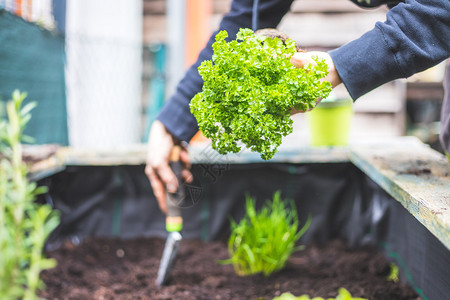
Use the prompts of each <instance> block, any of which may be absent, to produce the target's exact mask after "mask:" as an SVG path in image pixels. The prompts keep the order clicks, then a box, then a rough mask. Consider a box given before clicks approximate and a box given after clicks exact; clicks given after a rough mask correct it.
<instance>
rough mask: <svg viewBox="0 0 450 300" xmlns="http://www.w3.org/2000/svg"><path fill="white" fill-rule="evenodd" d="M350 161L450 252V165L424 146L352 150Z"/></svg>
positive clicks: (382, 146) (373, 147)
mask: <svg viewBox="0 0 450 300" xmlns="http://www.w3.org/2000/svg"><path fill="white" fill-rule="evenodd" d="M350 160H351V161H352V162H353V163H354V164H355V165H356V166H357V167H358V168H360V169H361V170H362V171H363V172H364V173H366V174H367V175H368V176H369V177H370V178H371V179H372V180H374V181H375V182H376V183H377V184H378V185H379V186H381V187H382V188H383V189H384V190H385V191H386V192H387V193H389V194H390V195H391V196H392V197H393V198H394V199H396V200H397V201H399V202H400V203H401V204H402V205H403V206H404V207H405V208H406V209H407V210H408V211H409V212H410V213H411V214H412V215H413V216H414V217H416V219H417V220H419V221H420V222H421V223H422V224H423V225H424V226H425V227H426V228H427V229H428V230H429V231H430V232H431V233H433V234H434V235H435V236H436V237H437V238H438V239H439V240H440V241H441V242H442V243H443V244H444V245H445V246H446V247H447V248H448V249H450V162H449V161H448V159H447V158H446V157H445V156H443V155H442V154H440V153H438V152H436V151H434V150H433V149H431V148H430V147H428V146H425V145H424V144H421V143H417V145H410V144H409V145H403V146H400V147H392V146H391V145H389V144H385V145H382V144H380V145H378V146H372V147H370V148H367V147H361V148H359V149H352V152H351V153H350Z"/></svg>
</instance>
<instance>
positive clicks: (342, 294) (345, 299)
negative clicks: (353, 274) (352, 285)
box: [273, 288, 367, 300]
mask: <svg viewBox="0 0 450 300" xmlns="http://www.w3.org/2000/svg"><path fill="white" fill-rule="evenodd" d="M338 293H339V294H338V295H337V296H336V298H326V299H325V298H322V297H314V298H310V297H309V296H308V295H301V296H299V297H296V296H294V295H292V294H291V293H283V294H281V296H278V297H275V298H273V300H367V299H366V298H358V297H353V296H352V295H351V294H350V292H349V291H347V290H346V289H345V288H340V289H339V291H338Z"/></svg>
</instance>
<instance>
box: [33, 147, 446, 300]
mask: <svg viewBox="0 0 450 300" xmlns="http://www.w3.org/2000/svg"><path fill="white" fill-rule="evenodd" d="M362 146H364V147H355V146H352V148H351V150H350V149H349V148H331V149H325V148H323V149H322V148H317V149H311V148H300V149H298V148H296V149H293V150H292V151H290V150H289V149H288V150H286V149H285V150H282V151H281V152H280V153H278V154H277V155H276V157H275V158H274V160H272V161H271V162H268V163H267V162H264V163H263V162H261V160H260V158H259V157H258V156H255V155H251V154H250V155H249V154H247V153H240V154H239V155H237V156H234V157H217V156H212V153H211V152H208V150H207V149H206V148H204V147H201V148H197V149H196V148H194V149H192V150H193V152H192V161H193V172H194V177H195V178H196V180H195V181H194V183H192V185H190V186H186V188H187V189H188V193H189V194H190V195H191V196H192V197H193V198H192V199H191V200H192V202H191V203H190V204H189V203H188V204H189V205H187V207H186V208H184V209H183V214H184V219H185V228H184V232H183V237H184V238H185V239H184V240H183V242H182V248H181V250H180V255H179V256H178V258H177V264H176V266H175V268H174V269H173V270H172V273H171V279H170V281H169V285H168V286H167V287H164V288H162V289H161V290H158V289H156V288H155V285H154V278H155V274H156V270H157V266H158V264H159V262H160V257H161V254H162V244H163V241H164V239H161V238H164V236H165V230H164V217H163V215H162V214H161V212H160V211H159V209H158V208H157V205H156V201H155V199H153V196H152V193H151V189H150V186H149V183H148V180H147V179H146V177H145V174H144V167H143V165H142V163H143V162H144V161H145V148H144V150H142V149H137V150H136V149H135V150H131V151H130V150H123V151H122V150H120V149H119V150H117V149H116V150H114V151H111V152H100V153H92V152H86V153H83V152H77V151H75V152H74V151H71V150H70V149H68V151H67V150H66V149H63V151H59V152H58V155H56V156H55V157H54V158H53V160H51V161H50V166H47V168H45V167H44V169H47V170H48V169H52V168H53V169H54V170H56V171H55V172H56V173H55V174H53V175H52V174H49V173H46V172H44V173H42V170H37V171H36V172H34V174H35V175H37V177H35V178H36V180H38V182H40V184H42V185H47V186H48V187H49V191H50V193H49V194H48V195H47V199H46V200H47V201H48V200H50V201H51V202H52V203H54V205H55V207H56V208H57V209H59V210H60V211H62V213H63V216H62V224H61V227H60V228H59V229H58V230H57V231H56V232H55V235H54V236H53V237H52V239H51V240H50V241H49V247H50V248H52V249H56V250H54V251H53V252H50V254H51V255H52V256H54V257H56V258H58V260H59V261H60V262H61V264H60V265H59V267H58V268H57V269H54V270H51V271H48V272H46V273H45V277H44V279H45V281H46V282H47V283H48V286H49V290H48V292H47V293H48V294H46V295H47V296H49V297H50V298H51V297H53V296H54V297H57V296H55V294H52V293H62V294H64V296H66V297H68V296H69V295H71V293H78V292H79V293H88V294H89V295H90V296H92V295H95V297H94V296H92V297H93V298H94V299H98V297H99V298H101V297H103V296H104V297H105V299H114V298H116V299H117V298H120V299H127V297H128V298H130V299H131V298H133V297H134V298H133V299H136V298H138V299H139V297H141V299H146V298H145V297H148V299H171V297H172V298H173V297H174V298H181V299H202V298H201V297H203V296H201V295H203V294H202V293H205V294H204V295H205V296H204V297H205V298H204V299H211V298H210V297H209V296H208V294H206V293H208V292H211V291H212V292H213V295H214V296H218V297H219V299H221V298H220V297H222V299H227V298H226V297H228V298H229V299H247V298H248V297H247V296H246V295H249V296H251V297H253V296H254V298H255V299H257V297H266V298H267V299H270V298H271V297H273V296H275V295H277V293H282V292H291V293H293V294H295V295H300V294H303V293H308V294H310V295H311V296H322V297H330V296H336V294H337V290H338V288H339V287H344V288H347V289H348V290H349V291H350V292H351V293H352V294H353V296H365V297H368V298H369V299H403V298H399V297H400V296H399V295H405V296H406V297H410V298H404V299H417V297H418V296H420V297H421V298H422V299H424V300H427V299H445V296H444V295H448V294H449V293H450V290H449V289H450V282H449V280H450V268H449V266H450V255H449V253H450V252H449V248H448V247H449V244H450V243H449V240H448V237H449V234H448V232H449V227H450V226H449V221H450V218H449V211H448V210H447V209H448V195H449V193H450V184H449V164H448V162H447V161H446V160H445V159H444V158H442V157H441V156H438V155H435V153H429V151H431V150H430V149H428V148H426V147H423V146H421V144H417V142H416V141H413V142H412V143H411V142H410V141H409V140H406V142H405V140H404V139H400V140H398V141H394V142H389V141H387V142H384V143H380V144H378V145H377V144H376V145H362ZM349 157H350V158H349ZM55 158H56V159H55ZM411 161H415V162H416V163H414V164H411V163H410V162H411ZM61 166H62V168H61ZM41 174H44V175H41ZM80 187H83V188H80ZM275 190H281V191H282V192H283V197H285V198H291V199H294V200H295V202H296V206H297V208H298V209H299V217H300V222H301V223H304V222H305V220H306V217H307V215H308V213H311V214H312V220H313V221H312V224H311V227H310V229H309V230H308V231H307V233H306V234H305V236H304V237H303V238H304V239H303V238H302V239H303V240H301V242H302V243H304V244H306V245H308V248H307V249H306V250H305V251H304V252H298V253H296V254H295V255H294V257H293V260H291V261H290V263H289V265H288V267H287V269H286V270H284V271H282V272H280V273H278V274H276V275H274V276H273V277H269V278H267V279H266V278H264V277H261V276H253V277H244V278H241V277H238V276H236V275H235V274H234V272H233V271H232V267H231V266H221V265H218V264H217V263H216V260H217V259H224V258H227V253H226V248H225V246H224V245H223V243H221V242H217V241H218V240H219V241H221V240H222V241H223V238H224V237H226V236H227V228H228V227H229V223H228V217H229V216H232V217H233V218H235V219H236V220H237V219H239V218H240V217H242V209H243V207H244V205H243V203H244V201H243V200H244V195H245V193H246V192H249V193H250V194H251V195H253V196H255V197H256V198H257V199H259V200H261V201H263V200H265V199H268V198H269V197H271V195H272V194H273V192H274V191H275ZM260 204H261V203H260ZM95 236H103V237H107V239H104V240H97V239H95V238H94V239H93V237H95ZM114 237H121V238H126V239H127V242H121V241H119V240H115V239H114ZM142 237H154V238H152V239H142ZM155 237H159V238H155ZM130 238H131V239H133V240H130ZM135 238H141V239H140V240H134V239H135ZM200 238H201V239H202V240H204V241H208V243H202V242H199V239H200ZM336 238H344V239H345V240H347V241H348V242H349V245H352V246H353V247H357V246H361V245H377V246H380V247H381V248H379V249H381V251H380V250H377V252H376V253H374V252H373V251H374V250H373V249H374V248H364V249H363V250H364V251H362V252H360V251H359V250H349V249H347V248H346V247H344V246H342V245H340V246H338V247H336V245H339V242H336V241H335V239H336ZM68 240H72V241H74V242H75V243H76V244H78V242H79V241H85V242H84V243H82V244H81V245H79V246H74V245H71V244H70V243H68V242H67V241H68ZM317 242H320V243H321V245H323V246H324V247H325V248H318V247H317V246H316V245H315V243H317ZM61 243H62V244H61ZM91 243H94V244H91ZM95 243H100V244H97V246H95ZM58 247H59V248H58ZM195 247H198V248H199V250H196V248H195ZM365 247H367V246H365ZM86 249H87V250H86ZM120 249H121V250H120ZM352 249H358V248H352ZM122 250H123V251H122ZM83 251H87V252H86V254H83ZM333 251H338V252H337V253H335V254H332V253H333ZM209 252H211V253H210V254H211V255H212V257H211V259H208V255H207V254H208V253H209ZM322 252H323V254H322ZM344 256H351V257H352V256H353V257H354V258H355V259H356V260H358V259H359V263H358V265H357V266H352V265H351V264H350V265H349V266H351V267H347V263H346V262H345V260H346V258H344ZM372 256H373V257H378V258H380V259H375V262H372V261H371V260H370V259H369V258H371V257H372ZM361 257H363V258H361ZM381 258H383V259H384V260H383V262H381ZM128 259H130V261H128ZM341 259H342V260H341ZM366 261H367V264H363V263H366ZM391 261H393V262H395V263H396V264H397V265H398V266H399V269H400V279H401V281H402V282H404V283H407V285H405V286H403V285H402V284H399V283H396V284H393V283H391V282H388V281H387V280H386V272H388V267H387V266H388V265H389V263H388V262H391ZM378 264H379V265H378ZM85 265H87V266H89V271H84V270H83V269H81V267H82V266H85ZM200 266H205V268H206V270H204V271H203V270H198V269H197V268H198V267H200ZM336 266H337V267H338V269H339V268H341V269H342V270H336V271H334V269H333V267H336ZM307 267H308V268H309V269H308V268H307ZM357 267H361V268H362V269H363V273H364V276H372V275H374V276H375V277H374V278H372V279H370V280H369V283H370V284H368V285H367V286H364V282H365V281H364V280H362V279H363V278H364V276H363V275H361V273H358V272H356V270H357ZM107 268H112V270H110V269H107ZM329 268H331V269H329ZM208 270H209V271H208ZM372 271H374V272H372ZM195 272H197V273H198V275H194V274H195ZM208 272H211V273H208ZM347 273H348V274H347ZM353 273H354V274H353ZM356 274H360V275H356ZM122 275H123V276H125V278H124V277H119V276H122ZM353 275H356V276H355V277H350V276H353ZM85 276H87V277H85ZM83 278H84V279H83ZM352 278H355V279H352ZM377 278H378V279H377ZM78 279H80V280H81V281H80V280H78ZM341 279H346V280H348V281H340V280H341ZM311 280H312V281H311ZM316 280H317V284H316V283H314V282H315V281H316ZM377 280H378V281H377ZM77 282H78V283H77ZM376 282H382V283H383V284H384V285H385V286H384V287H383V288H382V289H381V288H379V287H378V284H375V283H376ZM80 283H81V285H80ZM130 283H131V286H129V284H130ZM71 284H76V287H74V288H70V286H71ZM241 284H242V285H241ZM259 284H261V285H259ZM354 284H355V285H354ZM372 284H373V286H372ZM83 285H85V286H84V287H83ZM258 286H260V287H258ZM402 286H403V287H406V290H407V291H409V292H411V294H408V293H409V292H407V294H399V293H400V292H398V293H397V289H400V288H401V287H402ZM408 286H409V287H408ZM317 287H319V288H317ZM316 288H317V289H316ZM328 288H329V289H328ZM390 288H392V290H390ZM71 290H73V291H71ZM380 290H386V291H387V294H386V296H380V297H378V296H377V295H381V294H376V293H378V292H379V291H380ZM252 291H256V292H257V293H255V294H251V295H250V294H246V293H247V292H248V293H251V292H252ZM414 291H415V292H417V294H416V293H415V292H414ZM221 292H223V293H224V294H223V295H222V294H221ZM365 293H368V294H365ZM373 293H374V294H373ZM119 294H120V296H118V295H119ZM52 295H53V296H52ZM97 295H99V296H98V297H97ZM131 295H133V296H131ZM191 295H192V296H191ZM232 295H237V296H232ZM240 295H244V296H243V297H241V298H240ZM374 295H375V296H374ZM80 297H81V296H80ZM108 297H109V298H108ZM157 297H160V298H157ZM164 297H165V298H164ZM189 297H191V298H189ZM251 297H250V299H251ZM389 297H392V298H389ZM411 297H412V298H411ZM414 297H416V298H414ZM76 298H77V297H74V298H73V299H76ZM81 298H82V297H81ZM419 299H420V298H419Z"/></svg>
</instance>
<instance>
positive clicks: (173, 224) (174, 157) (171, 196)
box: [156, 146, 184, 287]
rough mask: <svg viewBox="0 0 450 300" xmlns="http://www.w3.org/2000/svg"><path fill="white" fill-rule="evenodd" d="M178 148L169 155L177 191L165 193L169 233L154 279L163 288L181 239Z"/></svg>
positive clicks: (180, 190) (181, 187)
mask: <svg viewBox="0 0 450 300" xmlns="http://www.w3.org/2000/svg"><path fill="white" fill-rule="evenodd" d="M180 151H181V148H180V146H175V147H174V148H173V149H172V152H171V154H170V162H169V165H170V167H171V169H172V171H173V173H174V174H175V176H176V178H177V181H178V189H177V191H176V192H175V193H167V196H166V202H167V215H166V230H167V232H168V233H169V234H168V236H167V240H166V245H165V246H164V252H163V255H162V258H161V262H160V265H159V269H158V276H157V278H156V285H157V286H158V287H161V286H163V285H164V284H165V283H166V281H167V278H168V275H169V272H170V269H171V267H172V265H173V262H174V261H175V257H176V255H177V251H178V246H179V244H180V241H181V239H182V237H181V234H180V231H181V229H182V228H183V218H182V217H181V209H180V204H181V202H182V201H183V199H184V189H183V185H182V184H181V183H182V181H181V171H182V170H183V166H182V163H181V161H180Z"/></svg>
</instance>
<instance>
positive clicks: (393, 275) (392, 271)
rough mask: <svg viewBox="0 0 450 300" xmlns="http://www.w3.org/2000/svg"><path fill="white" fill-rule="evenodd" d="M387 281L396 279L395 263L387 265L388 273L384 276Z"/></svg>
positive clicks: (395, 280)
mask: <svg viewBox="0 0 450 300" xmlns="http://www.w3.org/2000/svg"><path fill="white" fill-rule="evenodd" d="M386 279H387V280H388V281H392V282H397V281H398V267H397V265H396V264H395V263H391V264H390V265H389V275H388V276H387V278H386Z"/></svg>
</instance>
